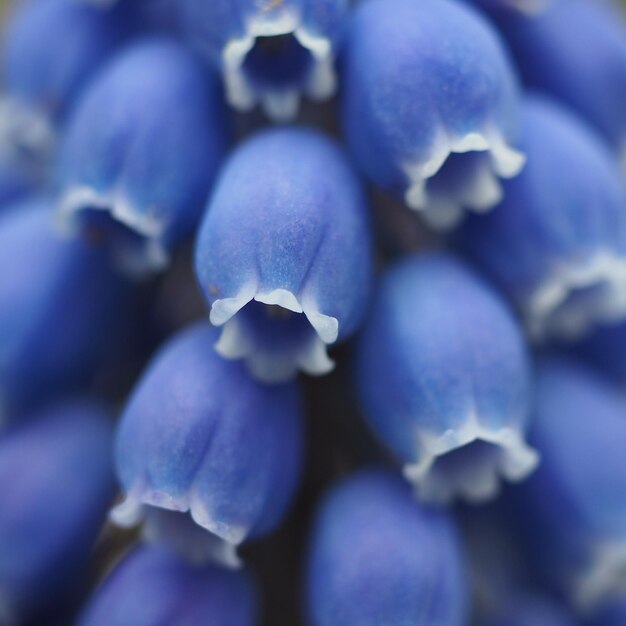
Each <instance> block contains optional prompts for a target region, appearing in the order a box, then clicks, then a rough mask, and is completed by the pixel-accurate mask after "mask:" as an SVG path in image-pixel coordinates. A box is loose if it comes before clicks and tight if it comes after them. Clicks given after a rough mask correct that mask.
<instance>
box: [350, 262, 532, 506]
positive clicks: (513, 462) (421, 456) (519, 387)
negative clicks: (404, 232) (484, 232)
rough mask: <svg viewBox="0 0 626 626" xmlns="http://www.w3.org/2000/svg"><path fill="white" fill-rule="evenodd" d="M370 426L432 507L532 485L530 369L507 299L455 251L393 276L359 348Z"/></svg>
mask: <svg viewBox="0 0 626 626" xmlns="http://www.w3.org/2000/svg"><path fill="white" fill-rule="evenodd" d="M356 356H357V362H356V382H357V391H358V394H359V399H360V403H361V406H362V410H363V412H364V413H365V416H366V419H367V421H368V424H369V425H370V426H371V428H372V429H373V431H374V432H375V433H376V434H377V435H378V437H379V438H380V439H381V440H382V442H384V443H385V444H386V445H387V446H388V447H389V448H390V449H391V450H392V451H393V452H394V454H395V455H396V456H397V457H398V458H399V460H400V461H401V462H402V463H403V464H404V473H405V476H406V477H407V478H408V479H409V480H410V481H411V482H413V483H414V484H415V488H416V492H417V494H418V495H419V496H420V497H421V498H423V499H425V500H428V501H435V502H447V501H450V500H451V499H452V498H454V497H456V496H460V497H463V498H464V499H466V500H469V501H472V502H476V501H483V500H487V499H489V498H491V497H493V496H494V495H495V494H496V493H497V491H498V489H499V482H498V476H499V475H502V476H503V477H504V478H506V479H508V480H513V481H517V480H521V479H523V478H525V477H526V476H527V475H528V474H529V473H530V472H531V471H532V470H533V469H534V468H535V466H536V464H537V454H536V452H535V451H534V450H533V449H532V448H530V447H529V446H528V445H527V444H526V443H525V441H524V431H525V428H526V421H527V417H528V412H529V403H530V399H531V393H530V365H529V362H528V356H527V353H526V348H525V344H524V341H523V338H522V335H521V332H520V330H519V329H518V327H517V325H516V323H515V320H514V319H513V317H512V315H511V314H510V313H509V311H508V310H507V308H506V306H505V305H504V303H502V302H501V301H500V299H499V298H498V296H497V295H496V294H495V293H493V292H492V291H491V289H490V288H489V287H488V286H487V285H486V284H485V283H483V282H482V281H481V279H480V278H479V277H478V276H475V275H474V274H473V273H472V272H471V271H470V270H469V269H467V268H465V267H464V266H463V265H462V264H461V263H460V262H458V261H456V260H455V259H454V258H452V257H450V256H446V255H445V254H436V253H434V254H426V255H423V256H421V257H420V256H416V257H413V258H408V259H406V260H405V261H402V262H401V263H399V264H398V265H396V266H395V267H392V268H391V269H390V270H388V271H387V273H386V274H385V275H384V276H383V278H382V281H381V285H380V287H379V289H378V292H377V296H376V298H375V301H374V305H373V307H372V310H371V312H370V316H369V318H368V320H367V322H366V324H365V328H364V330H363V331H362V333H361V336H360V338H359V343H358V346H357V355H356Z"/></svg>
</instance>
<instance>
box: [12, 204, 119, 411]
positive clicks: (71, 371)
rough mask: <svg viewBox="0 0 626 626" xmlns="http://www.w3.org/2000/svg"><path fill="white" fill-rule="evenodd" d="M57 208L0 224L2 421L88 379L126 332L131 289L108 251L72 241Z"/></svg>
mask: <svg viewBox="0 0 626 626" xmlns="http://www.w3.org/2000/svg"><path fill="white" fill-rule="evenodd" d="M53 217H54V212H53V209H52V201H51V200H50V199H48V198H45V197H35V198H29V199H26V200H23V201H21V202H18V203H16V204H13V205H11V206H10V207H7V208H5V209H4V211H3V213H2V215H1V216H0V267H1V268H2V271H1V272H0V416H3V417H5V418H10V417H14V416H15V414H16V413H17V412H19V411H21V410H23V409H24V407H25V406H28V405H32V404H33V403H34V402H36V403H40V402H43V401H45V400H46V399H47V397H49V396H50V395H52V394H59V393H62V392H64V391H65V390H67V388H68V387H72V386H74V385H76V384H77V383H79V382H83V381H84V380H85V379H86V378H88V377H90V376H91V375H92V374H93V373H94V371H95V369H96V367H97V366H98V365H99V364H100V363H101V362H102V360H103V358H104V357H105V356H106V355H108V354H110V352H111V349H112V348H113V346H114V344H115V345H116V346H117V344H118V343H119V342H118V341H117V339H118V338H119V337H122V336H123V332H122V331H123V330H124V328H125V327H126V321H125V319H124V318H125V314H126V313H127V312H128V310H127V307H128V304H129V302H130V298H129V297H128V296H129V293H128V286H127V285H126V284H125V283H123V282H122V281H121V280H120V278H119V277H118V276H116V275H115V274H114V273H113V272H112V271H111V270H110V269H109V268H108V264H107V262H106V261H107V259H106V257H105V255H104V254H103V252H102V250H100V249H98V248H96V247H88V246H87V245H85V244H84V243H83V242H81V241H77V240H74V241H66V240H63V239H61V238H59V237H58V235H57V234H56V233H55V232H54V228H53Z"/></svg>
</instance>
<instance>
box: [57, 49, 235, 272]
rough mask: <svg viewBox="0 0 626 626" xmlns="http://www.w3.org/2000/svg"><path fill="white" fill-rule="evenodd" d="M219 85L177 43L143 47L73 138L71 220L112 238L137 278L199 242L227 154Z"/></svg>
mask: <svg viewBox="0 0 626 626" xmlns="http://www.w3.org/2000/svg"><path fill="white" fill-rule="evenodd" d="M223 113H224V111H223V109H222V106H221V103H220V93H219V85H218V84H217V81H215V80H214V79H213V78H212V77H211V76H210V75H208V74H207V72H206V71H205V69H204V68H203V67H202V65H201V63H200V61H199V60H198V59H196V58H194V57H193V56H192V55H191V54H190V53H188V52H187V51H186V50H185V49H184V48H182V47H181V46H179V45H177V44H176V43H174V42H172V41H169V40H167V39H160V38H152V39H148V40H143V41H140V42H139V43H136V44H135V45H134V46H133V47H132V48H130V49H127V50H125V51H124V52H123V53H121V54H120V55H118V56H117V57H116V58H115V59H114V61H113V62H112V63H111V64H110V65H108V66H107V68H105V70H104V71H103V72H102V73H101V74H100V75H99V77H98V78H97V79H96V80H95V81H94V83H93V84H92V85H91V87H90V88H89V90H88V92H87V93H86V94H85V97H84V98H83V100H82V101H81V103H80V106H79V107H78V108H77V110H76V112H75V114H74V115H73V116H72V119H71V121H70V124H69V127H68V130H67V134H66V135H65V137H64V141H63V146H62V153H61V163H60V167H59V170H60V171H59V180H60V185H61V188H62V198H61V200H60V208H59V210H60V214H61V217H62V218H63V219H64V220H65V221H66V222H67V223H69V224H70V225H73V226H74V227H77V228H82V229H83V230H85V231H87V232H90V231H91V232H93V231H96V232H97V231H103V232H104V233H105V234H106V233H107V232H108V234H109V236H110V238H111V239H112V246H113V249H114V252H115V254H116V255H117V260H118V261H119V263H120V264H121V265H122V266H123V267H124V268H125V269H127V270H130V271H142V270H146V269H159V268H161V267H163V266H164V265H165V264H166V263H167V261H168V252H169V250H170V248H171V247H173V246H175V245H176V244H177V243H179V242H180V240H182V239H183V238H184V237H187V236H189V235H190V234H191V233H192V232H193V229H194V227H195V226H196V222H197V220H198V218H199V216H200V212H201V209H202V206H203V204H204V202H205V200H206V195H207V193H208V191H209V189H210V186H211V183H212V179H213V176H214V174H215V172H216V170H217V167H218V165H219V161H220V158H221V156H222V154H223V152H224V148H225V144H226V135H227V132H226V130H225V127H227V126H228V124H226V123H225V121H226V120H225V118H224V115H223Z"/></svg>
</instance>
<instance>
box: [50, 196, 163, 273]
mask: <svg viewBox="0 0 626 626" xmlns="http://www.w3.org/2000/svg"><path fill="white" fill-rule="evenodd" d="M58 214H59V221H60V225H61V228H63V229H64V230H66V231H68V232H70V233H76V232H80V233H81V235H82V236H83V237H84V238H85V239H86V240H87V241H88V242H90V243H92V244H94V245H107V246H110V247H111V251H112V255H113V261H114V263H115V264H116V266H117V267H118V269H120V270H121V271H123V272H124V273H126V274H129V275H131V276H135V277H140V276H143V275H145V274H148V273H151V272H156V271H159V270H161V269H163V268H165V267H166V266H167V265H168V264H169V254H168V252H167V250H166V249H165V247H164V245H163V243H162V241H161V235H162V232H163V230H164V228H163V225H162V224H161V223H159V222H158V221H156V220H154V219H153V218H151V217H149V216H145V215H142V214H140V213H139V212H138V211H137V210H136V209H135V207H133V206H132V205H131V204H130V203H129V202H127V201H125V200H124V199H122V198H116V197H114V196H112V195H111V196H109V195H107V194H99V193H97V192H95V191H94V190H92V189H90V188H86V187H85V188H75V189H70V190H69V191H68V192H67V193H66V194H65V195H64V196H63V197H62V199H61V201H60V204H59V209H58Z"/></svg>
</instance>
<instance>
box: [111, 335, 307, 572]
mask: <svg viewBox="0 0 626 626" xmlns="http://www.w3.org/2000/svg"><path fill="white" fill-rule="evenodd" d="M216 335H217V331H216V330H215V329H214V328H212V327H211V326H210V325H209V324H201V325H197V326H194V327H192V328H190V329H188V330H186V331H183V332H182V333H181V334H179V335H177V336H176V337H175V338H174V339H172V340H171V341H170V342H169V343H168V344H167V345H166V346H165V347H164V348H163V350H162V351H161V352H160V353H159V354H158V355H157V356H156V357H155V359H154V360H153V361H152V363H151V364H150V365H149V367H148V369H147V371H146V373H145V374H144V376H143V377H142V378H141V380H140V382H139V383H138V385H137V387H136V388H135V390H134V392H133V393H132V395H131V398H130V400H129V402H128V404H127V405H126V408H125V409H124V413H123V415H122V421H121V425H120V427H119V431H118V433H117V447H116V462H117V472H118V476H119V478H120V481H121V483H122V487H123V490H124V492H125V496H126V497H125V501H124V502H123V503H122V504H120V505H119V506H118V507H117V508H116V509H115V510H114V511H113V519H114V520H115V521H116V522H117V523H119V524H122V525H132V524H135V523H137V522H138V521H139V520H140V519H141V517H142V516H144V514H146V513H149V511H150V508H151V507H157V508H161V509H166V510H168V511H177V512H179V515H180V514H187V513H188V514H189V515H190V516H191V517H192V518H193V520H194V521H195V522H196V524H198V525H199V526H201V527H203V528H204V529H206V531H207V532H205V533H203V534H200V533H198V534H196V536H195V538H197V539H198V546H199V547H198V550H201V551H207V552H209V553H210V552H213V554H209V555H208V556H212V557H214V558H215V559H217V560H220V561H222V562H226V563H227V564H230V565H235V564H236V556H235V550H236V548H237V546H238V545H239V544H240V543H241V542H242V541H244V540H245V539H248V538H254V537H258V536H260V535H263V534H264V533H267V532H269V531H270V530H272V529H273V528H274V527H275V526H276V525H277V524H278V523H279V522H280V520H281V518H282V517H283V516H284V514H285V512H286V510H287V508H288V506H289V504H290V502H291V500H292V498H293V496H294V493H295V491H296V488H297V486H298V482H299V478H300V469H301V465H302V461H303V455H304V451H303V441H302V439H303V415H302V407H301V405H300V398H299V393H298V389H297V387H295V385H294V384H290V385H282V386H274V387H265V386H263V385H261V384H259V383H257V382H256V381H255V380H254V379H252V378H251V377H250V376H249V374H248V372H247V371H246V368H245V367H244V366H243V364H241V363H235V362H232V361H227V360H225V359H222V358H221V357H220V356H219V355H218V354H217V353H216V352H215V350H214V349H213V344H214V343H215V340H216ZM177 526H178V528H177ZM152 528H153V529H156V530H157V532H159V533H160V534H161V535H162V536H164V535H166V534H167V533H166V532H163V531H164V530H165V531H167V530H168V528H169V529H170V530H171V531H172V532H173V534H174V535H175V536H174V537H173V542H174V543H179V542H180V536H179V534H180V533H179V532H178V529H180V528H181V527H180V525H178V524H176V522H172V521H171V520H163V519H161V520H157V526H156V527H155V526H154V525H153V526H152ZM186 534H188V533H186ZM216 537H217V538H219V539H220V540H221V541H217V540H216ZM163 538H164V539H165V538H166V537H165V536H164V537H163ZM209 544H212V545H209ZM207 546H208V547H207Z"/></svg>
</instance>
